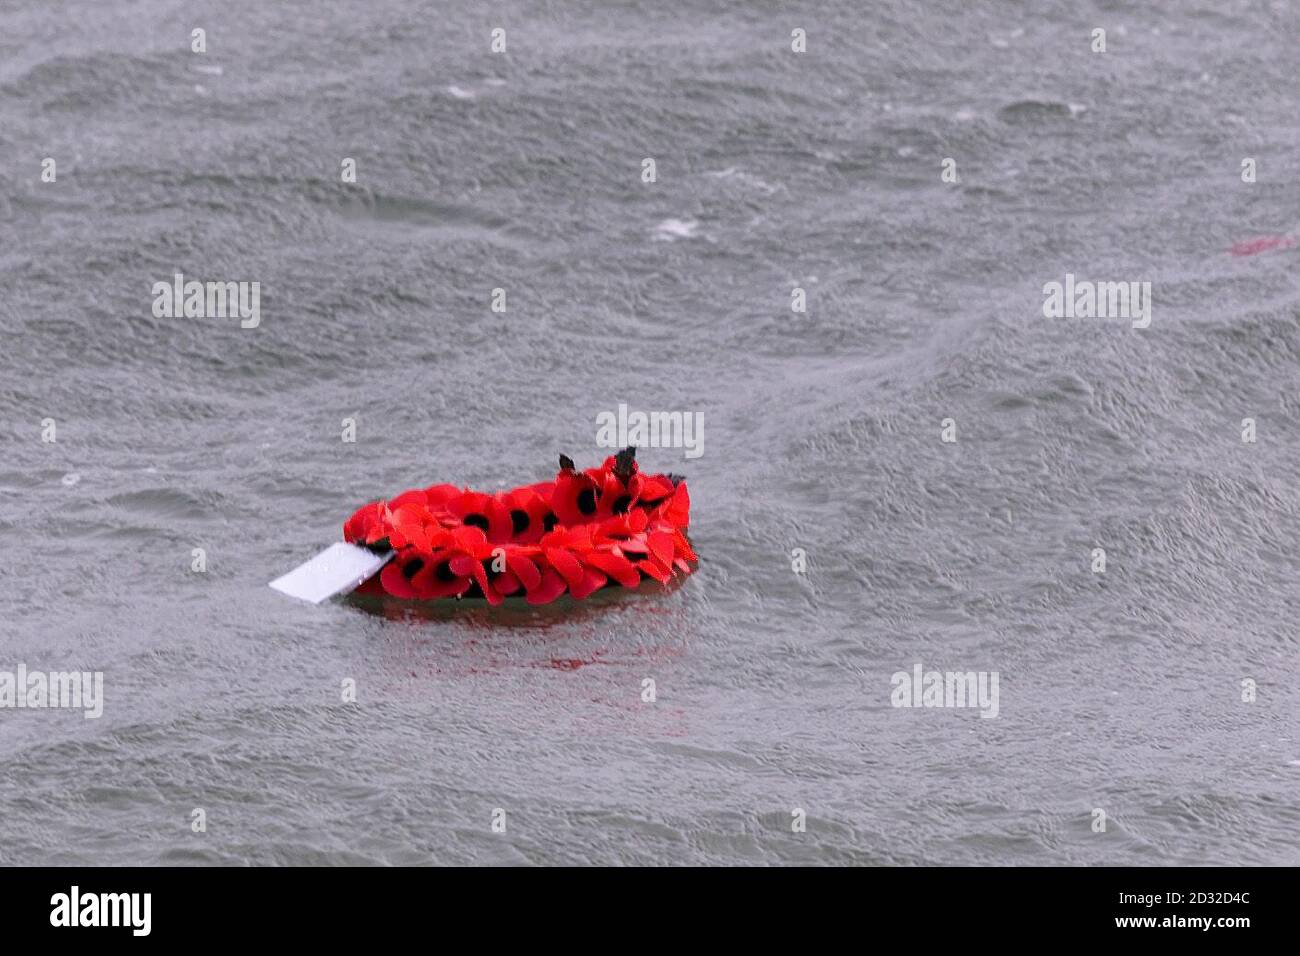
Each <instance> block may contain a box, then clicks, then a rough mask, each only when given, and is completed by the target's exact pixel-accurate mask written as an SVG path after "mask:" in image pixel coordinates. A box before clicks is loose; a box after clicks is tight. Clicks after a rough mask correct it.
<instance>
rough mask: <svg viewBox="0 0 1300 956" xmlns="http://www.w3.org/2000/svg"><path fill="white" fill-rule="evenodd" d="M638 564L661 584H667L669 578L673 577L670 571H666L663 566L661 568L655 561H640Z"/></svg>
mask: <svg viewBox="0 0 1300 956" xmlns="http://www.w3.org/2000/svg"><path fill="white" fill-rule="evenodd" d="M636 566H637V567H638V568H640V569H641V570H642V571H644V572H645V573H646V574H648V575H650V577H652V578H654V579H655V580H656V581H658V582H659V583H660V584H667V583H668V580H669V578H671V577H672V575H671V573H670V572H668V571H665V570H664V569H663V568H661V567H660V566H659V565H658V564H656V563H655V562H653V561H638V562H637V563H636Z"/></svg>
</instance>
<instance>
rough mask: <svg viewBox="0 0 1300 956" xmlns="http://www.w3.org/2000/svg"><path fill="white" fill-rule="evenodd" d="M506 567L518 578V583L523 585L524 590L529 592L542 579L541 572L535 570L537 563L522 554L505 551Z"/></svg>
mask: <svg viewBox="0 0 1300 956" xmlns="http://www.w3.org/2000/svg"><path fill="white" fill-rule="evenodd" d="M506 567H507V568H509V569H510V570H511V571H512V572H513V573H514V575H515V576H516V577H517V578H519V583H520V584H522V585H523V586H524V590H525V591H530V592H531V591H532V590H533V588H535V587H537V585H538V584H540V583H541V581H542V572H540V571H538V570H537V565H535V564H533V562H532V561H531V560H530V559H528V558H526V557H524V556H523V555H522V554H510V553H509V552H507V553H506Z"/></svg>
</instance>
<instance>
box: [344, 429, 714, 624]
mask: <svg viewBox="0 0 1300 956" xmlns="http://www.w3.org/2000/svg"><path fill="white" fill-rule="evenodd" d="M690 509H691V502H690V497H689V496H688V494H687V491H686V482H685V480H683V479H682V478H680V477H679V476H677V475H648V474H645V473H643V472H642V471H641V470H640V468H639V467H638V465H637V463H636V449H635V448H627V449H624V450H623V451H621V452H619V453H618V454H617V455H611V456H610V457H608V458H606V459H605V461H604V462H602V463H601V465H600V467H598V468H588V469H587V470H586V471H578V470H577V469H576V468H575V467H574V464H573V461H572V460H571V459H569V458H568V457H566V456H564V455H561V456H560V471H559V473H558V474H557V475H556V476H555V480H554V481H545V482H541V483H539V484H534V485H523V486H521V487H518V488H514V489H511V490H510V491H502V492H496V493H494V494H487V493H484V492H481V491H470V490H467V489H464V488H457V487H456V486H455V485H432V486H431V487H428V488H425V489H423V490H419V489H416V490H412V491H404V492H402V494H400V495H398V496H397V497H396V498H392V499H390V500H388V501H376V502H372V503H371V504H368V505H365V506H363V507H361V508H360V509H358V510H357V512H356V513H355V514H354V515H353V516H352V517H351V518H349V519H348V520H347V522H346V523H345V524H344V526H343V535H344V538H345V539H346V540H347V541H348V542H350V543H352V544H357V545H361V546H363V547H366V548H369V549H370V550H372V551H375V552H377V553H387V552H389V551H392V552H393V558H392V560H391V561H389V562H388V563H387V564H385V565H384V567H383V569H382V570H381V571H380V572H379V573H378V574H376V575H374V576H373V577H371V578H369V579H368V580H367V581H365V582H364V583H363V584H362V585H361V587H359V588H358V589H357V593H358V594H386V595H389V596H392V597H396V598H408V599H413V600H433V599H436V598H450V597H456V598H460V597H482V598H486V599H487V601H488V603H490V604H500V603H501V602H502V600H504V599H505V598H507V597H510V596H512V595H513V596H522V597H523V598H524V599H525V600H526V601H527V602H528V603H529V604H546V603H549V602H551V601H554V600H555V599H556V598H558V597H560V596H561V595H563V594H566V593H567V594H570V595H572V596H573V597H575V598H578V599H582V598H585V597H587V596H588V595H589V594H592V593H593V592H595V591H598V590H600V589H601V588H603V587H606V586H612V585H613V584H615V583H617V584H619V585H622V586H623V587H628V588H633V587H637V586H638V585H639V584H640V583H641V582H642V580H644V579H645V578H646V577H650V578H654V579H655V580H656V581H659V582H660V583H662V584H667V583H668V582H669V581H671V580H672V579H673V578H674V577H676V576H677V575H678V574H681V575H687V574H690V573H691V571H692V569H693V563H694V562H695V561H696V560H697V559H696V556H695V552H694V551H693V550H692V549H691V545H690V542H689V541H687V539H686V533H685V532H686V527H687V524H688V523H689V521H690Z"/></svg>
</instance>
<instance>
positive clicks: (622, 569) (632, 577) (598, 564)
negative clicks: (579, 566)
mask: <svg viewBox="0 0 1300 956" xmlns="http://www.w3.org/2000/svg"><path fill="white" fill-rule="evenodd" d="M582 560H583V562H584V563H585V564H589V565H591V566H592V567H593V568H597V569H598V570H601V571H604V572H605V573H606V574H608V575H609V576H610V577H611V578H613V579H614V580H615V581H617V582H618V583H619V584H621V585H623V587H625V588H634V587H637V586H638V585H640V583H641V575H640V574H638V573H637V570H636V567H635V565H633V564H632V562H631V561H629V560H628V559H627V558H625V557H622V556H621V555H617V554H613V553H611V552H608V551H593V552H591V553H590V554H584V555H583V556H582Z"/></svg>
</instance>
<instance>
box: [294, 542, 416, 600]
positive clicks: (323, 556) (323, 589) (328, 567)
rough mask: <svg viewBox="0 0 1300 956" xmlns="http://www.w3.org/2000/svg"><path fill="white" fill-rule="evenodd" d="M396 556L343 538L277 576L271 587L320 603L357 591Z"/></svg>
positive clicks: (390, 552) (301, 598)
mask: <svg viewBox="0 0 1300 956" xmlns="http://www.w3.org/2000/svg"><path fill="white" fill-rule="evenodd" d="M392 557H393V552H392V551H386V552H384V553H383V554H375V552H373V551H370V550H368V549H367V548H363V547H361V546H360V545H358V544H348V543H347V542H345V541H339V542H336V543H334V544H332V545H330V546H329V547H328V548H326V549H325V550H324V551H322V552H321V553H320V554H318V555H316V557H314V558H312V559H311V560H310V561H308V562H306V563H305V564H300V565H298V567H296V568H294V569H293V570H292V571H290V572H289V573H288V574H285V575H282V576H281V577H278V578H276V579H275V580H274V581H272V582H271V587H273V588H275V589H276V590H277V591H279V592H281V593H282V594H287V595H289V597H295V598H299V599H300V600H303V601H310V602H311V603H312V604H319V603H320V602H321V601H325V600H328V599H329V598H332V597H333V596H334V595H336V594H343V593H345V592H347V591H351V590H353V589H354V588H356V587H357V586H359V585H360V584H361V582H362V581H364V580H366V578H368V577H370V576H371V575H373V574H375V573H376V572H378V571H379V569H380V568H382V567H383V566H384V565H385V564H387V563H388V562H389V560H390V559H391V558H392Z"/></svg>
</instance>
